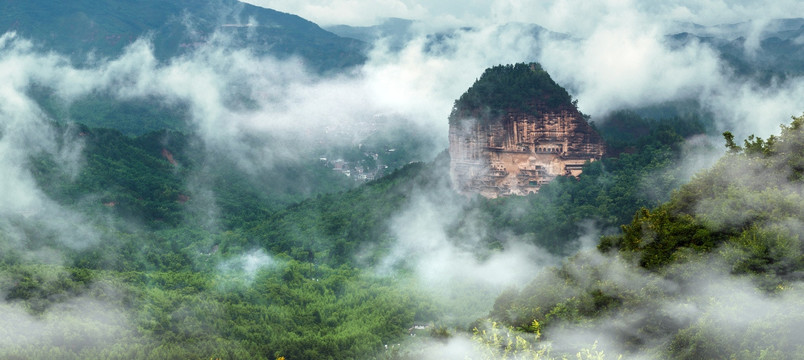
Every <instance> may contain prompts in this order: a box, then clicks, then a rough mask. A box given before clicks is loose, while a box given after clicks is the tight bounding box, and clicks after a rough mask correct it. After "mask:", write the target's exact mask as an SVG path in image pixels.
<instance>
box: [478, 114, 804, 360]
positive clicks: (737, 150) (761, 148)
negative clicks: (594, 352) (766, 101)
mask: <svg viewBox="0 0 804 360" xmlns="http://www.w3.org/2000/svg"><path fill="white" fill-rule="evenodd" d="M724 135H725V137H726V146H727V147H728V149H729V154H728V155H726V156H725V157H723V158H722V159H720V161H719V162H718V163H717V164H716V165H715V166H714V167H712V168H711V169H709V170H706V171H704V172H702V173H700V174H698V175H697V176H696V177H695V178H694V179H693V180H692V181H691V182H690V183H689V184H686V185H684V186H682V187H681V188H680V189H679V190H678V191H677V192H674V193H673V196H672V198H671V199H670V200H669V201H668V202H666V203H664V204H662V205H660V206H657V207H653V208H650V209H648V208H643V209H642V210H640V211H638V212H637V213H636V214H635V215H634V218H633V220H632V221H631V222H630V223H629V224H627V225H623V226H622V233H621V234H618V235H612V236H605V237H603V238H602V239H601V241H600V244H599V246H598V249H599V250H600V251H601V252H602V255H601V254H595V252H589V253H581V254H578V255H576V256H574V257H572V258H571V259H569V260H568V261H566V262H565V263H564V264H563V265H561V266H560V267H557V268H554V269H552V270H551V271H549V272H545V273H544V274H541V275H539V276H538V277H537V278H536V279H534V280H533V281H532V282H531V283H529V284H526V285H524V286H523V287H522V288H521V289H512V290H511V291H508V292H506V293H504V294H502V295H501V296H500V297H499V298H498V299H497V301H496V303H495V306H494V310H493V311H492V312H491V314H490V318H491V319H494V320H497V321H500V322H502V323H503V324H505V325H506V326H511V327H513V328H517V329H520V330H522V331H525V332H529V333H531V334H532V336H536V337H538V340H536V342H541V341H551V342H553V346H555V347H557V348H561V347H562V346H569V345H570V344H567V343H566V342H564V341H562V340H561V338H560V337H556V336H554V334H566V333H567V332H575V333H582V332H584V331H588V332H591V333H595V334H597V336H599V339H600V340H601V341H605V340H606V339H605V338H604V334H606V335H605V337H609V340H608V341H605V342H604V343H601V344H600V347H598V349H604V348H605V349H604V350H606V352H607V353H609V354H610V355H611V354H612V352H613V351H616V352H620V353H621V354H624V355H625V357H626V358H630V357H644V356H648V357H650V358H668V359H703V358H706V359H756V358H763V357H767V358H775V359H796V358H799V357H801V354H802V351H803V350H804V349H802V347H801V345H800V342H799V341H798V340H797V338H796V336H795V335H793V334H795V333H796V332H795V329H796V328H797V326H798V325H797V324H800V322H801V321H802V320H803V319H802V316H801V313H800V312H799V311H797V310H792V309H798V308H800V306H801V305H802V304H801V299H802V297H801V296H800V289H798V288H797V287H796V286H795V285H794V284H796V283H798V281H800V279H801V277H800V274H801V273H802V269H804V257H802V244H801V239H800V236H799V232H800V224H801V223H802V221H803V220H804V212H802V208H801V204H803V203H804V201H802V200H803V199H802V198H801V192H800V189H801V185H802V176H803V175H804V165H803V164H804V163H802V159H804V116H800V117H797V118H794V119H793V121H792V123H790V125H786V126H783V127H782V132H781V135H780V136H771V137H770V138H768V139H761V138H756V137H753V136H752V137H749V138H748V139H747V140H745V141H744V143H743V144H742V146H741V145H738V144H737V143H735V142H734V140H733V136H732V135H731V134H730V133H728V132H727V133H725V134H724ZM758 304H762V305H758ZM756 306H759V307H756ZM684 309H686V310H689V311H690V313H687V314H680V313H678V312H677V311H684ZM785 309H787V310H785ZM791 311H792V312H791ZM732 320H734V321H732ZM603 329H605V330H603ZM604 331H605V332H604ZM612 345H615V346H614V347H612ZM612 358H614V357H612Z"/></svg>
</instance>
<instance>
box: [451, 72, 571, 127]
mask: <svg viewBox="0 0 804 360" xmlns="http://www.w3.org/2000/svg"><path fill="white" fill-rule="evenodd" d="M536 101H539V102H543V103H545V104H547V105H548V106H551V107H558V106H574V104H572V97H571V96H570V95H569V93H568V92H567V90H565V89H564V88H563V87H561V86H560V85H558V84H556V82H555V81H553V79H552V78H550V75H549V74H548V73H547V72H546V71H544V69H542V67H541V65H539V64H537V63H531V64H525V63H518V64H514V65H498V66H494V67H491V68H488V69H486V71H484V72H483V75H481V76H480V78H479V79H477V81H475V83H474V84H472V86H471V87H470V88H469V89H468V90H466V92H465V93H464V94H463V95H461V97H460V98H458V100H456V101H455V105H454V106H453V109H452V113H451V114H450V116H449V121H450V124H452V123H455V122H456V121H458V120H459V119H464V118H467V117H475V118H477V119H479V120H480V121H481V122H483V123H487V122H489V121H492V120H496V119H497V118H499V117H500V116H501V115H503V114H505V112H506V111H510V110H513V111H522V112H526V113H535V111H536V106H537V104H536Z"/></svg>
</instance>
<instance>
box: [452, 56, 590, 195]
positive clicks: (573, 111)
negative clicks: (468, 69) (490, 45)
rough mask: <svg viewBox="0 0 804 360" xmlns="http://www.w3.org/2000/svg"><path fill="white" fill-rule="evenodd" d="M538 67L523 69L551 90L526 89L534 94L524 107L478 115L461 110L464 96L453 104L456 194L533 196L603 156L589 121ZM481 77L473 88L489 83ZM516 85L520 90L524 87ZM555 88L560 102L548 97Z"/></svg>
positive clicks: (516, 68)
mask: <svg viewBox="0 0 804 360" xmlns="http://www.w3.org/2000/svg"><path fill="white" fill-rule="evenodd" d="M522 66H525V65H524V64H522V65H516V66H511V65H509V66H506V67H502V68H503V70H510V71H518V72H521V71H523V69H522ZM536 66H538V64H530V65H527V66H526V67H525V69H527V70H528V71H529V72H532V73H535V74H536V75H538V77H539V78H540V79H539V81H540V82H541V83H542V84H537V85H541V87H544V85H543V84H544V83H545V80H544V77H547V80H549V82H547V85H548V86H552V87H551V88H548V89H547V90H544V89H541V90H539V89H536V90H534V86H531V87H530V88H527V89H528V90H526V92H527V91H530V92H531V94H529V95H537V96H536V98H528V96H525V97H524V98H522V99H523V100H522V102H521V103H522V104H526V105H525V106H511V105H512V104H511V103H510V102H509V103H503V104H504V105H505V106H504V107H505V109H504V111H503V110H501V109H494V108H493V107H491V111H489V109H488V108H486V109H482V111H478V109H472V108H467V107H466V106H463V108H462V105H464V104H461V101H462V100H464V97H462V99H460V100H459V101H457V102H456V108H455V109H453V113H452V115H450V130H449V154H450V158H451V160H450V174H451V177H452V182H453V185H454V187H455V188H456V189H457V190H458V191H459V192H462V193H479V194H481V195H483V196H485V197H489V198H496V197H499V196H508V195H526V194H528V193H535V192H538V191H539V188H540V187H541V186H542V185H544V184H546V183H549V182H550V181H551V180H553V179H554V178H556V177H557V176H562V175H569V176H578V175H580V173H581V170H582V167H583V165H584V163H586V162H587V161H596V160H599V159H600V158H601V157H602V156H603V154H604V152H605V144H604V143H603V140H602V138H601V137H600V135H599V134H597V132H596V131H595V130H594V129H593V128H592V127H591V126H590V125H589V124H588V123H587V121H586V119H585V118H584V116H583V115H582V114H581V113H580V112H579V111H578V109H577V108H576V107H575V105H574V103H572V101H571V100H570V98H569V95H568V94H566V91H565V90H564V89H563V88H560V87H559V86H558V85H555V83H554V82H552V80H551V79H550V78H549V76H548V75H547V73H546V72H544V71H543V70H541V67H538V68H536ZM497 70H499V69H497ZM488 73H489V71H488V70H487V73H484V77H487V76H493V75H494V73H492V74H490V75H489V74H488ZM532 75H533V74H530V75H525V77H526V78H527V77H528V76H531V77H532ZM506 76H508V78H510V74H507V73H506V74H504V76H501V77H502V78H503V81H504V80H505V78H506ZM484 77H481V79H480V80H478V82H476V83H475V86H477V84H478V83H480V82H483V81H486V82H489V80H488V79H484ZM531 80H533V79H531ZM539 81H535V82H539ZM495 83H496V84H495ZM499 83H500V81H494V80H492V85H496V87H499V86H500V85H502V86H505V84H504V83H503V84H499ZM515 86H516V87H519V88H521V87H523V85H522V84H516V85H515ZM473 87H474V86H473ZM494 88H495V86H488V85H485V87H484V90H485V91H487V92H489V91H494ZM556 88H558V89H560V90H561V91H562V92H563V93H558V96H557V97H558V99H556V98H555V97H554V98H551V93H550V92H551V91H552V92H556V91H557V90H556ZM503 90H504V91H511V90H510V89H503ZM470 91H471V89H470ZM483 95H484V94H482V93H481V94H480V96H478V95H477V94H474V99H471V100H473V101H469V102H471V103H474V104H480V103H482V101H483V97H484V96H483ZM526 95H528V94H526ZM478 98H479V99H478ZM478 100H479V101H478ZM491 100H492V101H495V102H496V103H497V104H500V102H501V101H500V99H499V98H497V99H494V98H493V97H491ZM513 105H516V104H513ZM477 114H480V116H476V115H477Z"/></svg>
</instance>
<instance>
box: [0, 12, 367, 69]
mask: <svg viewBox="0 0 804 360" xmlns="http://www.w3.org/2000/svg"><path fill="white" fill-rule="evenodd" d="M9 31H16V32H17V33H18V34H19V35H21V36H23V37H26V38H30V39H32V40H33V41H34V42H35V43H37V44H39V45H41V46H42V47H43V48H45V49H48V50H55V51H57V52H59V53H63V54H68V55H70V56H71V57H72V59H73V61H77V62H80V61H82V60H85V59H86V57H87V55H89V54H91V53H94V54H96V55H98V56H103V57H108V56H111V57H113V56H115V55H117V54H120V52H121V51H122V50H123V48H125V46H126V45H128V44H130V43H131V42H133V41H135V40H136V39H137V38H140V37H144V36H146V37H151V38H152V41H153V43H154V48H155V52H156V56H157V57H158V58H159V59H161V60H165V59H168V58H171V57H173V56H176V55H180V54H182V53H185V52H187V51H188V50H189V49H192V48H193V47H195V46H197V45H199V44H202V43H204V42H206V41H207V40H208V38H209V37H210V36H211V35H212V34H213V33H215V32H216V31H221V32H224V33H226V34H229V35H231V38H232V43H231V46H233V47H248V48H250V49H252V50H253V51H255V52H256V53H258V54H271V55H274V56H276V57H279V58H286V57H289V56H294V55H296V56H300V57H301V58H303V59H304V60H305V61H306V62H307V64H308V66H309V67H311V68H313V69H315V70H318V71H322V72H326V71H331V70H337V69H342V68H345V67H350V66H354V65H358V64H361V63H362V62H363V61H365V55H363V51H364V49H365V44H364V43H363V42H361V41H359V40H355V39H347V38H342V37H339V36H337V35H335V34H332V33H330V32H328V31H326V30H323V29H321V28H320V27H319V26H318V25H316V24H314V23H312V22H310V21H308V20H305V19H303V18H301V17H298V16H296V15H292V14H286V13H282V12H279V11H275V10H271V9H265V8H261V7H257V6H253V5H250V4H245V3H242V2H239V1H236V0H214V1H204V0H168V1H164V0H141V1H115V0H101V1H90V0H73V1H46V0H26V1H12V0H4V1H0V33H5V32H9Z"/></svg>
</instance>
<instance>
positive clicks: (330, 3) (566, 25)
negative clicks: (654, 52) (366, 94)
mask: <svg viewBox="0 0 804 360" xmlns="http://www.w3.org/2000/svg"><path fill="white" fill-rule="evenodd" d="M245 2H247V3H250V4H253V5H257V6H262V7H266V8H272V9H276V10H279V11H284V12H289V13H293V14H298V15H300V16H302V17H304V18H307V19H310V20H312V21H314V22H316V23H318V24H322V25H335V24H348V25H354V26H366V25H373V24H376V23H378V22H380V21H381V20H382V19H383V18H388V17H399V18H408V19H416V20H422V21H425V22H430V23H434V22H439V21H440V22H445V23H448V24H449V25H451V26H452V25H459V26H467V25H477V24H501V23H507V22H528V23H536V24H540V25H542V26H545V27H548V28H551V29H553V30H555V31H561V32H571V33H574V34H577V35H582V34H581V33H582V32H583V30H584V29H586V28H587V27H588V26H590V24H595V23H598V22H599V19H600V17H601V16H607V15H616V14H617V13H619V12H620V11H621V10H623V9H638V10H639V11H640V12H641V13H643V14H644V16H645V17H646V18H647V20H648V21H652V22H655V21H656V20H659V21H685V22H694V23H698V24H703V25H717V24H728V23H736V22H741V21H746V20H748V19H757V18H762V19H772V18H787V17H790V16H791V15H794V14H804V5H802V4H801V3H800V2H799V1H795V0H782V1H778V2H774V3H772V4H767V3H762V2H756V1H748V0H743V1H740V0H730V1H723V0H706V1H695V0H674V1H670V2H660V3H657V2H654V1H649V0H608V1H598V2H594V3H589V2H587V1H581V0H556V1H549V2H545V1H536V0H504V1H492V0H471V1H454V0H448V1H438V2H423V1H415V0H384V1H366V0H362V1H361V0H308V1H287V0H246V1H245ZM578 19H584V20H583V21H578Z"/></svg>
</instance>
